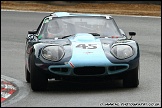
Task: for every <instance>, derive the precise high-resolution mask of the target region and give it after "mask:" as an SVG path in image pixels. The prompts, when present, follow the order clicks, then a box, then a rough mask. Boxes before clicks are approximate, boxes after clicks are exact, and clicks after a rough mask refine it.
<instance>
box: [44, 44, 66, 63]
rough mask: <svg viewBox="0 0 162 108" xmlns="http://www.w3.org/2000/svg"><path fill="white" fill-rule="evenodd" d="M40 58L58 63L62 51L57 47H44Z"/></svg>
mask: <svg viewBox="0 0 162 108" xmlns="http://www.w3.org/2000/svg"><path fill="white" fill-rule="evenodd" d="M42 56H43V57H44V58H45V59H47V60H51V61H59V60H61V59H62V57H63V56H64V49H63V48H62V47H61V46H58V45H55V46H54V45H51V46H46V47H44V48H43V49H42Z"/></svg>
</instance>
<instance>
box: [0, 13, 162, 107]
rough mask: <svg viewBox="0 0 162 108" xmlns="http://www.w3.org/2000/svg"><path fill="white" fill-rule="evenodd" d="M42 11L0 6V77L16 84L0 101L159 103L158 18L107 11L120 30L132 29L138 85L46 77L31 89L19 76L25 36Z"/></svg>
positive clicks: (34, 104) (30, 104) (15, 103)
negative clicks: (42, 87)
mask: <svg viewBox="0 0 162 108" xmlns="http://www.w3.org/2000/svg"><path fill="white" fill-rule="evenodd" d="M45 15H48V13H34V12H14V11H7V12H6V11H1V79H2V77H3V78H4V79H6V80H9V81H11V82H13V83H14V84H15V85H16V87H17V90H18V91H17V93H16V94H14V95H13V96H12V97H10V99H8V100H6V101H5V102H4V103H1V105H2V107H3V106H5V107H43V106H44V107H65V106H66V107H77V106H81V107H100V106H106V107H109V106H135V105H136V106H140V107H143V106H150V107H152V106H153V107H154V106H158V107H159V106H161V18H158V17H132V16H117V15H112V16H113V17H114V18H115V20H116V22H117V23H118V26H119V27H120V28H122V29H123V30H124V31H125V33H126V34H128V32H129V31H135V32H136V33H137V35H136V36H135V37H133V39H134V40H136V41H137V42H138V43H139V46H140V52H141V53H140V55H141V58H140V85H139V87H138V88H131V89H130V88H122V84H121V82H120V81H110V82H106V83H86V84H80V83H79V84H78V83H72V82H60V81H57V82H55V81H50V82H49V86H48V90H47V91H45V92H33V91H32V90H30V85H29V84H28V83H26V81H25V72H24V59H25V57H24V55H25V53H24V51H25V37H26V35H27V31H28V30H32V29H36V28H37V26H38V25H39V23H40V21H41V20H42V18H43V17H44V16H45ZM1 89H2V85H1ZM1 94H2V93H1Z"/></svg>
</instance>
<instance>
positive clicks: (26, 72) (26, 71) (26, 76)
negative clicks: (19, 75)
mask: <svg viewBox="0 0 162 108" xmlns="http://www.w3.org/2000/svg"><path fill="white" fill-rule="evenodd" d="M25 78H26V81H27V82H28V83H30V73H29V71H28V69H27V67H26V65H25Z"/></svg>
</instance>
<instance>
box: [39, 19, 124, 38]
mask: <svg viewBox="0 0 162 108" xmlns="http://www.w3.org/2000/svg"><path fill="white" fill-rule="evenodd" d="M77 33H96V34H99V36H104V37H111V36H117V37H121V36H122V35H121V34H120V32H119V29H118V27H117V25H116V23H115V21H114V19H113V18H110V19H106V18H105V17H102V16H68V17H53V18H46V19H45V20H44V22H43V25H42V27H41V30H40V33H39V35H42V38H55V37H58V38H60V37H64V36H68V35H74V34H77Z"/></svg>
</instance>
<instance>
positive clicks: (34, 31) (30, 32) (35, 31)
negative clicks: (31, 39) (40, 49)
mask: <svg viewBox="0 0 162 108" xmlns="http://www.w3.org/2000/svg"><path fill="white" fill-rule="evenodd" d="M36 33H37V30H32V31H28V34H36Z"/></svg>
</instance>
